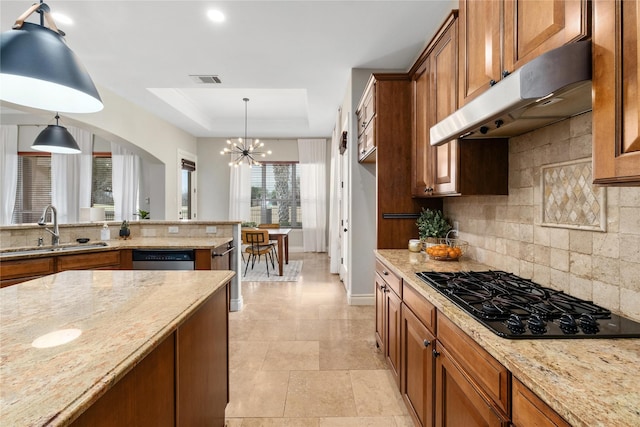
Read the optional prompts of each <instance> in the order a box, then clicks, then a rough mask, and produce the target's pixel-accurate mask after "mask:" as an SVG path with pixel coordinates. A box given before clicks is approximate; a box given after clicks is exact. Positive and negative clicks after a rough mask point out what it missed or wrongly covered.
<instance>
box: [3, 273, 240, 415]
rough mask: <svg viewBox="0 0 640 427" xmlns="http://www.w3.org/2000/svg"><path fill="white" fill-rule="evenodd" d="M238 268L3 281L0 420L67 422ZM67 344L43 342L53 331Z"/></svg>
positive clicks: (56, 276)
mask: <svg viewBox="0 0 640 427" xmlns="http://www.w3.org/2000/svg"><path fill="white" fill-rule="evenodd" d="M233 275H234V273H233V272H231V271H209V270H206V271H65V272H62V273H58V274H52V275H49V276H45V277H42V278H39V279H35V280H31V281H28V282H24V283H21V284H18V285H14V286H9V287H6V288H2V289H0V321H1V325H0V326H1V327H0V360H1V362H2V363H1V364H0V383H1V384H2V387H1V388H0V425H7V426H9V425H11V426H26V425H29V426H36V425H37V426H39V425H45V424H46V425H56V426H58V425H67V424H69V423H70V422H71V421H72V420H73V419H75V417H77V416H78V415H79V414H80V413H82V412H83V411H84V410H85V409H86V408H87V407H89V406H90V405H91V404H92V403H93V402H95V401H96V400H97V399H98V398H99V397H100V396H101V395H102V394H104V393H105V392H106V391H107V390H108V389H109V388H110V387H111V386H112V385H113V384H115V382H116V381H118V380H119V379H120V378H122V377H123V376H124V375H125V374H126V373H127V372H129V370H131V368H133V367H134V366H135V365H136V363H137V362H138V361H140V360H141V359H142V358H144V357H145V356H146V355H147V354H148V353H149V352H151V350H153V348H154V347H155V346H156V345H157V344H158V343H160V342H161V341H162V340H164V339H165V338H166V337H167V336H169V335H170V334H171V333H172V332H173V331H174V330H175V329H176V328H177V327H178V326H179V325H180V324H181V323H182V322H183V321H184V320H186V319H187V317H188V316H189V315H190V314H191V313H192V312H194V311H195V310H196V309H197V308H198V307H200V306H201V305H202V304H203V303H204V302H205V301H206V299H207V298H208V297H209V296H210V295H211V294H213V293H214V292H215V291H216V290H217V289H219V288H220V287H222V286H223V285H224V284H226V283H227V282H228V281H229V280H231V278H232V277H233ZM68 329H77V330H80V331H81V335H80V336H79V337H78V338H77V339H75V340H73V341H71V342H69V343H67V344H64V345H59V346H56V347H51V348H36V347H34V346H33V345H32V344H34V340H35V339H36V338H38V337H41V336H43V335H45V334H49V333H51V332H53V331H59V330H68Z"/></svg>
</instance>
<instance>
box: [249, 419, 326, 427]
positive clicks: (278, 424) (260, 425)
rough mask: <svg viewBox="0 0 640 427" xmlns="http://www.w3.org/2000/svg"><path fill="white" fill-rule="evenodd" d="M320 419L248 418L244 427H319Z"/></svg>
mask: <svg viewBox="0 0 640 427" xmlns="http://www.w3.org/2000/svg"><path fill="white" fill-rule="evenodd" d="M319 422H320V421H319V420H318V418H246V419H245V420H244V422H243V423H242V427H318V426H319Z"/></svg>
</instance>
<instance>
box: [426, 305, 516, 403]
mask: <svg viewBox="0 0 640 427" xmlns="http://www.w3.org/2000/svg"><path fill="white" fill-rule="evenodd" d="M438 340H440V342H442V345H443V346H444V347H445V348H446V349H447V351H448V352H449V353H450V354H451V355H452V356H453V357H454V358H455V359H456V360H457V361H458V363H459V364H460V366H461V367H462V368H463V369H464V370H465V372H466V373H467V374H468V375H469V376H470V377H471V378H472V379H473V380H474V381H475V382H476V383H477V384H478V385H479V387H480V389H482V390H483V391H484V392H485V393H486V394H487V395H488V396H489V397H490V398H491V399H493V400H494V401H495V404H496V405H497V406H498V407H500V408H501V409H502V410H503V411H504V413H506V414H508V413H509V409H510V408H509V402H510V399H509V393H510V390H509V386H510V382H511V381H510V375H511V374H510V372H509V371H508V370H507V368H505V367H504V366H502V365H501V364H500V363H498V361H497V360H496V359H494V358H493V356H491V355H490V354H489V353H487V351H486V350H484V349H483V348H482V347H480V346H479V345H478V344H477V343H476V342H475V341H474V340H473V339H471V338H470V337H469V336H468V335H466V334H465V333H464V332H462V330H461V329H460V328H458V327H457V326H456V325H454V324H453V323H452V322H451V320H449V319H447V318H446V317H445V316H443V315H442V314H440V316H438Z"/></svg>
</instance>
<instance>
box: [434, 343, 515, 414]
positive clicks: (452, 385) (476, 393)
mask: <svg viewBox="0 0 640 427" xmlns="http://www.w3.org/2000/svg"><path fill="white" fill-rule="evenodd" d="M436 356H437V357H436V410H435V415H436V424H435V425H436V426H465V427H474V426H478V427H480V426H487V427H502V426H504V427H507V426H508V425H509V418H508V417H507V416H506V415H504V414H502V413H501V412H500V411H499V410H497V409H496V408H495V407H494V406H493V404H492V401H491V399H490V398H489V397H488V396H487V395H486V394H484V393H483V392H482V391H481V390H480V388H479V387H478V385H477V384H475V383H474V382H473V380H472V379H471V378H469V376H468V375H467V372H466V371H465V370H464V368H462V367H461V366H460V365H459V364H458V363H457V362H456V360H455V359H454V358H453V357H452V356H451V355H450V354H449V352H448V351H447V350H446V348H445V347H444V346H443V345H442V344H441V343H440V342H438V343H436Z"/></svg>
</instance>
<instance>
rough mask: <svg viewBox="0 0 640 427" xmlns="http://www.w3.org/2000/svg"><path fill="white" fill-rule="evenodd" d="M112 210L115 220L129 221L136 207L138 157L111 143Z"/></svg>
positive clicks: (138, 182) (138, 173) (138, 171)
mask: <svg viewBox="0 0 640 427" xmlns="http://www.w3.org/2000/svg"><path fill="white" fill-rule="evenodd" d="M111 168H112V169H111V170H112V174H113V177H112V181H111V185H112V187H113V210H114V217H115V220H116V221H124V220H127V221H131V220H133V219H134V214H135V213H136V211H137V209H138V188H139V185H140V158H139V157H138V156H137V155H136V154H133V153H132V152H131V151H129V150H127V149H126V148H123V147H121V146H120V145H118V144H115V143H113V142H112V143H111Z"/></svg>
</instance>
